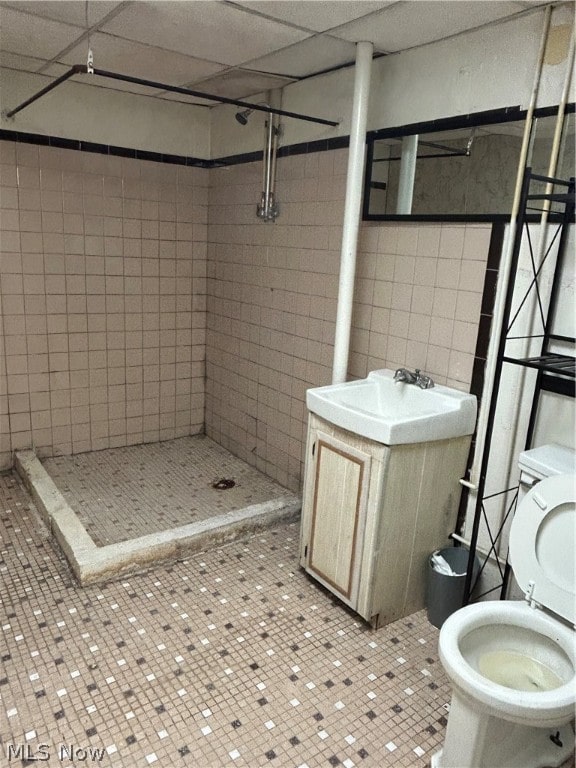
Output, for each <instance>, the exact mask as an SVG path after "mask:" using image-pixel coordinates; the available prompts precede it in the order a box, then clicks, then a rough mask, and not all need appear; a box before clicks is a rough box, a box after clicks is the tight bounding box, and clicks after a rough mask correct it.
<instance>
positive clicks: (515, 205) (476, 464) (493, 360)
mask: <svg viewBox="0 0 576 768" xmlns="http://www.w3.org/2000/svg"><path fill="white" fill-rule="evenodd" d="M551 17H552V6H551V5H548V6H547V7H546V9H545V11H544V26H543V29H542V35H541V37H540V48H539V51H538V59H537V62H536V70H535V72H534V82H533V84H532V91H531V94H530V103H529V105H528V110H527V112H526V120H525V122H524V135H523V137H522V146H521V148H520V157H519V158H518V170H517V173H516V186H515V188H514V199H513V201H512V211H511V213H510V224H509V226H508V233H507V238H506V242H505V245H504V247H503V249H502V257H501V261H500V267H499V275H498V284H497V286H496V296H495V298H494V311H493V317H492V332H491V334H490V343H489V345H488V355H487V358H486V367H485V371H484V389H483V392H482V403H481V406H480V413H479V414H478V423H477V425H476V448H475V450H474V460H473V463H472V469H471V471H470V480H471V482H472V484H473V485H474V486H475V487H477V486H478V483H479V482H480V468H481V464H482V457H483V455H484V444H485V442H486V430H487V424H488V412H489V409H490V402H491V399H492V394H493V390H494V377H495V375H496V364H497V361H498V345H499V341H500V330H501V328H502V325H503V323H504V305H505V302H506V292H507V290H508V283H509V282H510V277H511V275H510V271H511V263H512V251H513V250H514V238H515V235H516V218H517V216H518V209H519V208H520V194H521V191H522V181H523V179H524V169H525V168H526V160H527V157H528V149H529V146H530V136H531V133H532V118H533V116H534V110H535V108H536V102H537V100H538V92H539V90H540V80H541V77H542V68H543V66H544V55H545V52H546V44H547V42H548V32H549V29H550V20H551ZM472 496H475V494H472Z"/></svg>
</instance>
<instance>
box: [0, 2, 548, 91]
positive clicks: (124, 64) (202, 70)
mask: <svg viewBox="0 0 576 768" xmlns="http://www.w3.org/2000/svg"><path fill="white" fill-rule="evenodd" d="M545 2H546V0H510V1H508V0H424V1H422V0H400V1H399V0H396V1H394V0H388V2H386V1H385V0H238V1H237V2H229V1H228V0H160V1H158V0H125V1H124V2H114V1H113V0H88V2H86V1H85V0H57V1H56V2H52V0H36V1H30V2H28V1H25V0H18V1H12V2H9V1H6V2H0V66H4V67H8V68H11V69H15V70H20V71H26V72H36V73H40V74H43V75H45V76H46V77H50V78H53V77H56V76H58V75H61V74H62V73H64V72H66V71H67V70H68V69H69V68H70V66H71V65H72V64H86V60H87V53H88V47H89V45H90V47H91V49H92V51H93V54H94V66H95V67H96V68H97V69H101V70H107V71H111V72H118V73H121V74H124V75H130V76H132V77H139V78H143V79H146V80H153V81H156V82H159V83H165V84H169V85H176V86H182V87H187V88H191V89H193V90H196V91H202V92H203V93H210V94H216V95H220V96H225V97H228V98H233V99H246V98H248V99H249V98H250V97H251V96H254V95H255V94H258V93H261V92H262V91H265V90H269V89H273V88H280V87H282V86H284V85H286V84H288V83H291V82H294V81H296V80H299V79H301V78H305V77H310V76H312V75H315V74H318V73H319V72H323V71H326V70H329V69H333V68H335V67H341V66H345V65H348V64H350V63H352V62H353V61H354V57H355V43H357V42H359V41H365V40H368V41H371V42H373V43H374V50H375V53H377V54H380V55H383V54H388V53H395V52H398V51H401V50H405V49H407V48H412V47H414V46H420V45H425V44H426V43H430V42H433V41H436V40H440V39H443V38H446V37H450V36H452V35H455V34H458V33H461V32H463V31H465V30H468V29H473V28H475V27H478V26H482V25H484V24H489V23H492V22H495V21H498V20H501V19H503V18H506V17H509V16H514V15H516V14H518V13H524V12H526V10H527V9H531V8H534V7H536V6H538V5H544V4H545ZM74 77H75V80H77V81H80V82H82V83H84V84H86V87H94V86H97V87H107V88H115V89H121V90H130V91H132V92H138V93H147V94H149V95H154V96H156V97H157V98H177V99H181V100H184V99H185V98H186V97H183V96H181V95H175V94H172V93H167V92H165V91H164V92H162V91H161V90H158V89H156V90H151V89H150V88H147V87H141V86H135V85H133V84H127V83H122V82H118V81H113V80H109V79H103V78H98V77H96V78H94V77H92V78H89V77H88V76H87V75H75V76H74ZM192 101H193V103H203V104H206V105H210V106H213V105H214V102H209V101H205V100H199V99H192Z"/></svg>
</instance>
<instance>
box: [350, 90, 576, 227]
mask: <svg viewBox="0 0 576 768" xmlns="http://www.w3.org/2000/svg"><path fill="white" fill-rule="evenodd" d="M574 111H575V105H574V103H570V104H567V105H566V114H571V113H574ZM556 114H558V105H555V106H551V107H541V108H539V109H536V110H534V118H538V117H552V116H554V115H556ZM526 115H527V110H525V109H521V108H520V106H515V107H504V108H502V109H491V110H487V111H484V112H472V113H470V114H468V115H456V116H455V117H447V118H442V119H440V120H430V121H427V122H422V123H410V124H408V125H402V126H399V127H395V128H381V129H379V130H375V131H369V132H368V133H367V135H366V166H365V169H364V196H363V201H362V221H399V222H402V221H404V222H408V221H423V222H425V221H429V222H434V221H438V222H442V221H444V222H448V221H451V222H482V221H509V219H510V215H509V214H505V213H494V214H491V213H481V214H460V213H458V214H445V213H442V214H440V213H439V214H389V213H370V190H371V182H372V166H373V160H374V143H375V142H376V141H378V139H391V138H394V139H400V138H402V137H404V136H411V135H412V134H415V133H417V134H426V133H435V132H437V131H450V130H457V129H462V128H470V129H472V128H474V127H476V126H481V125H493V124H497V123H510V122H519V121H521V120H525V119H526ZM551 217H553V214H551ZM528 219H529V220H530V219H534V220H537V219H538V217H537V216H533V217H531V216H529V217H528Z"/></svg>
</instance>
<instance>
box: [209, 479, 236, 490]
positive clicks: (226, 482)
mask: <svg viewBox="0 0 576 768" xmlns="http://www.w3.org/2000/svg"><path fill="white" fill-rule="evenodd" d="M235 485H236V481H235V480H232V478H230V477H221V478H219V479H218V480H214V482H213V483H212V488H216V490H217V491H226V490H228V488H234V486H235Z"/></svg>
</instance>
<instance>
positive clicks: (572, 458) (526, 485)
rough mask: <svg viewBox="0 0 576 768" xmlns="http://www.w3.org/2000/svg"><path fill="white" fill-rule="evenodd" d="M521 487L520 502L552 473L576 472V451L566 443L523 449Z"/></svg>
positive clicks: (521, 455) (519, 459)
mask: <svg viewBox="0 0 576 768" xmlns="http://www.w3.org/2000/svg"><path fill="white" fill-rule="evenodd" d="M518 466H519V467H520V487H519V489H518V502H520V501H521V500H522V497H523V496H524V494H525V493H527V492H528V491H529V490H530V488H532V486H534V485H536V483H538V482H540V480H543V479H544V478H545V477H551V476H552V475H563V474H569V473H574V472H576V451H574V450H573V449H572V448H567V447H566V446H564V445H557V444H556V443H550V444H549V445H540V446H538V448H531V449H530V450H529V451H523V452H522V453H521V454H520V456H519V458H518Z"/></svg>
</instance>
